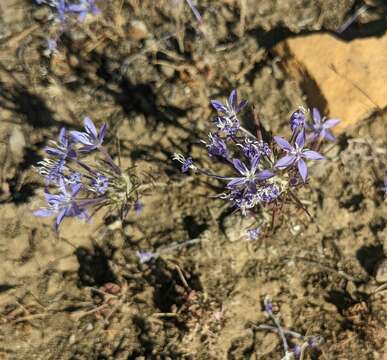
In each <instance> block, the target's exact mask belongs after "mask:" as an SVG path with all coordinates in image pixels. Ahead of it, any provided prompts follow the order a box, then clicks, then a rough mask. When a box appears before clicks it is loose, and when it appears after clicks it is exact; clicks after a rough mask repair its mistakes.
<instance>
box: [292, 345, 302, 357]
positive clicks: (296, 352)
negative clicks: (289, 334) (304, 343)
mask: <svg viewBox="0 0 387 360" xmlns="http://www.w3.org/2000/svg"><path fill="white" fill-rule="evenodd" d="M292 352H293V353H294V355H295V356H296V357H297V358H298V357H299V356H300V355H301V346H300V345H295V346H294V347H293V349H292Z"/></svg>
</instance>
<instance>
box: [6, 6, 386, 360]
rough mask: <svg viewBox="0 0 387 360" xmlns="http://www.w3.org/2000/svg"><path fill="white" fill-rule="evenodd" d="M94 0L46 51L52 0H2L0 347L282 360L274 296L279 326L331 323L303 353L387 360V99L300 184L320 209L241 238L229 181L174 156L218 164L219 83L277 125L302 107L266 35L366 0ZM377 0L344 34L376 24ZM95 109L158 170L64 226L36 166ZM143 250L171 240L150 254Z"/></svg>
mask: <svg viewBox="0 0 387 360" xmlns="http://www.w3.org/2000/svg"><path fill="white" fill-rule="evenodd" d="M99 3H100V5H101V8H102V10H103V13H102V15H99V16H98V17H97V18H88V19H87V21H86V22H85V23H83V24H77V25H74V26H71V28H69V29H67V30H66V32H65V33H64V34H63V35H62V37H61V39H60V41H59V43H58V53H56V54H54V55H53V56H51V57H50V58H49V57H47V56H45V55H44V49H45V46H46V38H47V36H51V35H52V34H53V32H54V31H55V27H54V26H53V24H52V22H50V21H49V14H50V10H48V9H47V8H46V7H42V6H37V5H36V4H35V3H34V1H28V0H2V1H1V3H0V164H1V170H0V262H1V266H0V359H23V360H24V359H50V360H54V359H55V360H57V359H58V360H59V359H74V360H75V359H77V360H78V359H79V360H80V359H82V360H83V359H100V360H102V359H120V360H121V359H128V360H129V359H137V360H145V359H195V360H199V359H203V360H204V359H205V360H210V359H217V360H218V359H219V360H221V359H230V360H231V359H262V360H269V359H274V360H276V359H278V360H280V359H282V357H283V350H282V347H281V342H280V339H279V337H278V336H277V335H276V334H275V333H273V332H265V331H258V330H256V326H257V325H259V324H264V323H269V320H268V318H267V317H266V315H265V313H264V311H263V299H264V297H265V296H266V295H270V296H271V297H272V299H273V301H274V305H275V308H276V311H278V314H279V315H280V317H281V321H282V324H283V325H284V326H285V327H286V328H288V329H292V330H296V331H298V332H300V333H302V334H319V335H321V336H322V337H323V338H324V340H323V341H322V343H321V344H320V345H319V347H318V348H317V349H315V350H313V351H310V352H308V354H307V355H306V357H305V358H307V359H324V360H326V359H331V360H332V359H340V360H341V359H342V360H344V359H348V360H363V359H364V360H366V359H367V360H371V359H386V353H387V341H386V340H387V339H386V338H387V334H386V323H387V298H386V294H387V292H386V291H387V289H386V287H383V284H385V282H386V281H387V274H386V272H387V266H386V265H385V266H384V270H383V268H382V266H383V265H382V264H383V259H385V258H386V248H387V228H386V200H385V199H384V195H383V192H382V191H381V190H380V187H381V186H382V185H383V176H384V171H385V169H386V142H387V136H386V115H387V114H386V109H378V110H377V111H375V112H374V113H373V114H372V115H370V117H369V118H367V119H364V120H363V121H361V122H360V123H357V124H356V125H354V126H352V127H349V128H347V129H346V131H344V132H342V133H341V134H339V137H338V141H337V143H336V144H335V145H333V146H332V145H331V146H328V149H327V156H328V158H329V161H326V162H324V163H319V164H317V165H315V166H312V167H311V170H310V171H311V181H310V184H309V185H308V187H307V189H305V190H303V191H302V193H301V194H300V198H301V200H302V202H303V203H304V204H305V205H306V206H307V208H308V211H309V212H310V214H311V215H312V217H313V219H314V220H313V221H311V220H310V219H309V218H308V216H307V215H306V214H305V213H304V212H303V211H300V210H299V209H296V208H295V207H294V206H293V207H292V206H288V207H287V208H286V209H285V210H284V212H283V214H282V215H281V217H279V218H278V219H277V221H276V224H275V226H274V228H273V230H272V232H271V233H270V234H268V235H267V236H264V237H261V238H259V239H258V240H256V241H246V239H245V235H244V234H245V233H244V231H245V229H246V225H249V223H250V222H251V219H245V218H242V217H241V216H240V215H239V214H236V213H232V212H231V211H230V209H229V208H228V206H227V204H225V203H224V202H223V201H222V200H221V199H214V198H213V197H212V196H213V195H215V194H217V192H218V191H219V189H218V187H217V186H218V185H219V184H216V182H210V183H208V182H207V179H205V178H201V177H196V176H194V175H183V174H181V172H180V169H179V166H178V165H177V164H176V163H174V162H173V161H172V160H171V157H172V154H173V153H174V152H181V153H185V154H191V155H192V156H194V157H195V158H197V159H200V161H202V163H203V164H207V163H209V160H208V158H207V157H206V152H205V150H204V149H203V147H202V145H201V144H200V139H202V138H204V137H205V136H206V134H207V133H208V131H209V120H210V119H211V116H213V115H214V113H213V111H212V110H211V109H210V106H209V99H210V98H222V97H224V96H226V95H227V94H228V93H229V91H230V90H231V89H232V88H237V89H238V91H239V92H240V93H241V94H243V96H244V97H246V98H247V99H248V100H249V102H250V103H253V104H255V105H256V108H257V110H258V112H259V114H260V116H261V118H262V119H263V120H262V121H263V123H264V125H265V126H266V127H267V129H268V130H270V131H272V132H274V133H279V134H282V135H285V134H286V133H287V132H288V118H289V115H290V114H291V112H292V111H293V110H294V109H295V108H297V107H298V106H299V105H304V106H306V107H307V106H308V105H310V104H312V103H314V100H315V99H311V98H308V97H307V96H306V95H305V93H304V92H303V87H302V86H301V85H300V84H299V83H298V82H297V81H295V80H294V79H293V78H291V77H290V76H289V75H288V74H287V72H286V71H285V69H284V67H283V66H282V62H281V58H279V57H278V56H277V55H276V53H275V52H273V51H272V49H273V47H274V46H275V45H276V44H278V43H279V42H281V41H284V40H286V39H287V38H288V37H297V36H304V35H306V34H309V33H333V32H334V31H335V29H337V28H338V27H339V26H340V25H341V24H342V23H343V22H344V21H345V20H346V19H347V18H348V16H349V15H350V14H353V13H354V11H355V10H356V9H357V8H358V7H359V6H361V5H362V4H363V3H362V2H361V1H354V0H342V1H339V2H338V1H336V0H316V1H308V0H260V1H257V0H240V1H239V0H218V1H214V0H212V1H211V0H201V1H197V4H199V6H198V9H199V11H200V12H201V13H202V15H203V23H202V24H199V23H198V22H197V21H196V20H195V18H194V17H193V15H192V13H191V12H190V10H189V7H188V6H187V5H186V4H185V3H184V2H183V1H181V2H180V3H178V2H174V1H173V0H159V1H147V0H144V1H141V0H111V1H106V2H104V1H100V2H99ZM370 3H371V2H370ZM374 3H376V2H374ZM380 4H381V5H380V6H377V7H372V8H370V10H369V11H368V12H367V13H365V14H363V15H362V16H361V17H360V18H359V20H358V21H357V22H355V24H354V25H353V26H352V27H351V28H350V29H349V30H348V31H347V32H345V33H344V34H343V35H342V36H341V38H342V39H343V40H344V41H348V42H349V41H352V40H354V39H357V38H367V37H377V36H380V35H381V34H383V33H384V32H385V31H386V20H385V19H386V12H385V8H383V2H380ZM50 34H51V35H50ZM332 56H334V54H332ZM370 64H372V59H370ZM347 77H351V74H347ZM317 86H318V84H317ZM330 115H334V114H330ZM85 116H89V117H91V118H92V119H93V120H95V122H96V123H97V124H101V123H102V122H104V121H106V122H107V123H108V124H109V134H108V144H109V145H108V147H109V150H110V151H111V153H112V154H114V157H115V159H118V157H120V161H121V163H122V167H129V166H131V165H134V164H135V165H136V166H137V169H138V171H144V172H145V171H146V172H149V173H151V174H152V175H153V177H155V178H156V179H157V181H160V182H163V183H165V184H166V186H164V187H161V188H158V189H156V190H155V191H154V192H153V193H152V194H151V195H149V196H147V197H145V198H144V199H143V202H144V210H143V212H142V213H141V214H139V215H136V214H134V213H129V215H128V217H127V219H125V221H120V219H119V218H118V217H117V216H115V215H114V214H105V213H103V212H100V213H99V214H97V216H96V217H94V218H93V221H92V222H91V223H90V224H85V223H82V222H80V221H77V220H76V219H66V220H65V222H64V223H63V227H62V229H61V231H60V233H59V235H56V234H55V233H54V232H53V231H52V228H51V220H49V219H41V218H35V217H34V216H33V215H32V212H33V210H35V209H37V208H38V207H39V205H41V201H42V195H43V185H44V183H43V182H42V180H41V178H40V177H39V176H38V175H37V173H36V171H35V170H34V168H33V166H34V165H36V163H37V162H38V161H39V160H41V159H42V158H43V157H44V151H43V148H44V147H45V146H46V145H47V143H48V141H49V140H50V139H55V138H56V137H57V135H58V132H59V129H60V127H61V126H67V127H69V128H76V129H80V128H81V126H82V120H83V118H84V117H85ZM118 144H119V146H118ZM118 149H120V151H119V152H118ZM188 240H195V241H193V242H192V244H191V245H188V246H184V247H177V248H176V249H169V250H166V248H168V247H169V246H171V245H172V246H173V245H175V244H181V243H183V242H185V241H188ZM138 250H143V251H153V252H156V251H158V252H160V253H161V256H160V257H159V258H158V259H156V260H154V261H152V262H150V263H147V264H140V263H139V260H138V258H137V256H136V252H137V251H138ZM384 264H385V263H384ZM383 271H384V272H383ZM377 272H378V277H376V276H375V275H376V273H377ZM377 280H378V281H377Z"/></svg>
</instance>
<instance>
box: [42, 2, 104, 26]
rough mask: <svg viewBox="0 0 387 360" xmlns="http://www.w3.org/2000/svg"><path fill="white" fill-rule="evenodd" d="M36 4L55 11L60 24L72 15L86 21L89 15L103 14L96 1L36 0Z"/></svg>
mask: <svg viewBox="0 0 387 360" xmlns="http://www.w3.org/2000/svg"><path fill="white" fill-rule="evenodd" d="M35 2H36V3H37V4H39V5H42V4H45V5H48V6H50V7H52V8H53V9H55V11H56V12H57V16H58V19H59V21H60V22H64V21H66V18H67V17H68V16H69V15H72V14H77V15H78V19H79V21H84V20H85V18H86V16H87V15H88V14H92V15H98V14H99V13H100V12H101V10H100V9H99V8H98V7H97V5H96V4H95V0H77V1H73V0H35Z"/></svg>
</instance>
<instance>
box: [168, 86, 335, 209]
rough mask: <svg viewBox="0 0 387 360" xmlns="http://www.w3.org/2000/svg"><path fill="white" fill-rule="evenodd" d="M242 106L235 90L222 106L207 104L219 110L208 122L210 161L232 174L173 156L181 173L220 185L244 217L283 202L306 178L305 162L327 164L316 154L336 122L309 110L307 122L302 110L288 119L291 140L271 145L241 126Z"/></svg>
mask: <svg viewBox="0 0 387 360" xmlns="http://www.w3.org/2000/svg"><path fill="white" fill-rule="evenodd" d="M246 104H247V102H246V101H244V100H242V101H239V100H238V94H237V91H236V90H233V91H232V92H231V94H230V96H229V98H228V99H227V101H226V102H225V103H222V102H221V101H218V100H211V105H212V106H213V108H214V109H215V110H216V111H217V116H216V117H215V118H214V119H213V121H212V122H213V124H214V125H215V127H216V130H215V131H212V132H210V133H209V136H208V140H207V141H203V143H204V144H205V146H206V147H207V151H208V155H209V157H210V158H211V159H216V160H219V161H221V162H223V163H224V164H226V165H227V166H228V167H229V169H230V172H232V173H233V175H230V176H220V175H217V174H213V173H212V172H211V171H209V170H207V169H203V168H200V167H199V166H198V165H197V164H196V163H195V162H194V161H193V159H192V158H191V157H189V158H185V157H184V156H183V155H180V154H175V155H174V159H175V160H177V161H179V162H180V163H181V164H182V171H183V172H187V171H188V170H189V169H191V170H192V171H194V172H196V173H202V174H205V175H207V176H210V177H213V178H216V179H219V180H221V181H223V182H224V192H223V193H222V194H221V195H220V197H221V198H223V199H226V200H228V201H230V202H231V203H232V205H234V206H235V207H236V208H237V209H239V210H241V212H242V213H243V214H244V215H246V214H247V213H248V212H251V211H254V210H256V209H257V208H258V207H259V206H264V205H266V204H270V203H273V202H275V201H279V200H281V199H283V198H285V195H286V194H287V193H288V191H289V190H291V189H292V188H294V187H298V186H301V185H303V184H305V183H306V182H307V178H308V168H307V165H306V161H305V160H323V159H325V158H324V156H323V155H321V154H320V153H318V152H317V151H316V150H317V149H318V148H319V147H320V144H321V141H322V140H324V139H326V140H332V141H333V140H334V137H333V135H332V134H331V133H330V131H329V129H330V128H331V127H333V126H334V125H336V124H337V123H338V122H339V120H335V119H325V118H322V117H321V115H320V113H319V111H318V110H317V109H313V119H312V121H307V119H306V111H305V110H304V109H302V108H300V109H298V110H297V111H295V112H294V113H293V114H292V115H291V117H290V128H291V131H292V136H291V140H290V141H287V140H285V139H284V138H282V137H279V136H274V137H273V140H274V141H270V142H269V143H267V142H264V141H263V140H261V138H262V137H259V138H258V137H257V136H255V135H253V134H251V133H250V132H249V131H248V130H246V129H245V128H243V126H241V123H240V120H239V117H238V116H239V113H240V112H241V111H242V110H243V109H244V108H245V106H246Z"/></svg>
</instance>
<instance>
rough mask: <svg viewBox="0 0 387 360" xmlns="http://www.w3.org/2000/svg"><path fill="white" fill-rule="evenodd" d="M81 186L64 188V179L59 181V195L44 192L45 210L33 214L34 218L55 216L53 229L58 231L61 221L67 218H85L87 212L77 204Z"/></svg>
mask: <svg viewBox="0 0 387 360" xmlns="http://www.w3.org/2000/svg"><path fill="white" fill-rule="evenodd" d="M81 188H82V185H81V184H75V185H71V186H70V187H68V186H66V184H65V182H64V179H63V178H62V179H60V180H59V191H60V193H59V194H50V193H49V192H47V191H46V192H45V194H44V195H45V198H46V201H47V205H48V206H47V208H42V209H39V210H37V211H35V212H34V215H35V216H39V217H47V216H52V215H55V216H56V219H55V223H54V229H55V230H56V231H58V229H59V226H60V224H61V222H62V221H63V219H64V218H65V217H66V216H67V217H78V218H80V219H85V218H87V212H86V210H85V209H82V208H80V207H79V205H78V204H77V200H76V199H75V197H76V195H77V194H78V193H79V191H80V190H81Z"/></svg>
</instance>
